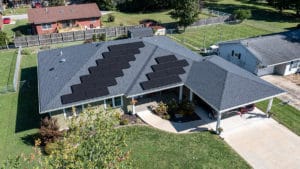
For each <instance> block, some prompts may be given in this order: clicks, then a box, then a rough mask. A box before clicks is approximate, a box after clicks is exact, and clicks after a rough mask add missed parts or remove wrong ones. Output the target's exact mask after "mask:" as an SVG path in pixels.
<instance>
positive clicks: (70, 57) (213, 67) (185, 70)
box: [38, 36, 285, 114]
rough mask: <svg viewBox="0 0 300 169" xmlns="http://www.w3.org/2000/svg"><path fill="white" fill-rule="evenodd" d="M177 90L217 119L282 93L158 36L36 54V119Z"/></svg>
mask: <svg viewBox="0 0 300 169" xmlns="http://www.w3.org/2000/svg"><path fill="white" fill-rule="evenodd" d="M183 88H185V89H186V90H189V92H190V95H191V94H192V95H196V97H200V98H201V99H202V100H204V101H205V102H206V103H207V104H208V105H210V106H211V107H212V108H213V109H214V110H215V111H217V112H218V113H219V114H221V113H223V112H226V111H229V110H232V109H236V108H238V107H241V106H245V105H248V104H252V103H255V102H258V101H262V100H266V99H272V98H273V97H276V96H278V95H280V94H282V93H284V92H285V91H283V90H282V89H280V88H278V87H275V86H273V85H272V84H270V83H268V82H266V81H264V80H262V79H260V78H258V77H257V76H255V75H253V74H251V73H249V72H248V71H246V70H243V69H241V68H240V67H238V66H236V65H234V64H232V63H230V62H228V61H226V60H224V59H222V58H221V57H218V56H209V57H205V58H203V57H202V56H200V55H199V54H197V53H195V52H193V51H191V50H189V49H187V48H185V47H183V46H181V45H179V44H177V43H176V42H174V41H172V40H170V39H169V38H167V37H164V36H154V37H144V38H132V39H123V40H115V41H107V42H102V43H90V44H82V45H77V46H71V47H65V48H60V49H53V50H47V51H42V52H39V53H38V91H39V92H38V96H39V112H40V114H43V113H51V112H55V111H63V112H64V113H65V111H66V110H67V109H70V108H71V107H73V106H77V107H84V106H82V105H87V104H92V103H95V102H100V101H101V102H102V103H104V106H106V104H110V105H111V106H112V107H118V106H123V105H124V104H125V101H124V100H126V99H135V98H138V97H140V96H143V95H147V94H151V93H154V92H159V91H164V90H168V89H179V100H180V99H182V93H183V92H182V90H183ZM190 99H192V98H191V97H190ZM132 111H133V113H134V111H135V109H134V104H133V110H132Z"/></svg>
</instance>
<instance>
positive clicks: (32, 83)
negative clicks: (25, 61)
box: [15, 67, 40, 132]
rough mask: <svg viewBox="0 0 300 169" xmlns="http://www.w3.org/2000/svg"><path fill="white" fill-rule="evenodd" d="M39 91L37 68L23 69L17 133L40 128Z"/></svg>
mask: <svg viewBox="0 0 300 169" xmlns="http://www.w3.org/2000/svg"><path fill="white" fill-rule="evenodd" d="M37 91H38V90H37V68H36V67H30V68H24V69H22V70H21V84H20V89H19V97H18V109H17V117H16V129H15V132H21V131H26V130H30V129H34V128H38V127H39V121H40V116H39V113H38V93H37Z"/></svg>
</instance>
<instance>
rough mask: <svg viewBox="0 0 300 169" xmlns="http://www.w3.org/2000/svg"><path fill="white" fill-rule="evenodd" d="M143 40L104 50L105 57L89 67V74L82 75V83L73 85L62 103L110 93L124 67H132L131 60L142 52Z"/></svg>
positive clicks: (121, 74) (62, 97)
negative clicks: (110, 87)
mask: <svg viewBox="0 0 300 169" xmlns="http://www.w3.org/2000/svg"><path fill="white" fill-rule="evenodd" d="M144 46H145V45H144V43H143V42H133V43H127V44H121V45H111V46H109V47H108V49H109V52H103V53H102V56H103V59H97V60H96V64H97V66H92V67H89V68H88V70H89V73H90V74H88V75H84V76H81V77H80V81H81V83H80V84H76V85H73V86H71V90H72V93H71V94H66V95H63V96H61V101H62V104H68V103H73V102H77V101H81V100H86V99H92V98H95V97H101V96H105V95H108V94H109V91H108V87H109V86H114V85H117V81H116V78H117V77H121V76H123V75H124V74H123V71H122V70H123V69H128V68H130V64H129V62H130V61H134V60H135V59H136V58H135V55H136V54H138V53H140V51H139V48H142V47H144Z"/></svg>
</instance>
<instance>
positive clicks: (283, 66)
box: [275, 63, 300, 76]
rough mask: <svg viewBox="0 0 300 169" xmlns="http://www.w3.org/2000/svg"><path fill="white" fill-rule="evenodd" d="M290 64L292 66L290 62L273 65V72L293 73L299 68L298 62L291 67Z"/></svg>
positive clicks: (281, 73)
mask: <svg viewBox="0 0 300 169" xmlns="http://www.w3.org/2000/svg"><path fill="white" fill-rule="evenodd" d="M291 66H292V65H291V63H285V64H281V65H278V66H275V72H276V73H277V74H280V75H283V76H285V75H290V74H294V73H296V72H297V70H298V69H300V63H299V64H298V66H297V67H294V68H292V67H291Z"/></svg>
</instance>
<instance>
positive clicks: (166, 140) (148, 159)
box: [122, 126, 251, 169]
mask: <svg viewBox="0 0 300 169" xmlns="http://www.w3.org/2000/svg"><path fill="white" fill-rule="evenodd" d="M122 130H124V131H125V133H126V134H127V137H126V138H127V141H126V143H127V144H128V149H129V150H131V160H133V168H144V169H148V168H149V169H152V168H157V169H159V168H164V169H167V168H170V169H171V168H172V169H173V168H220V169H221V168H244V169H246V168H251V167H250V166H249V165H248V164H247V163H246V162H245V161H244V160H243V159H242V158H241V157H240V156H239V155H238V154H237V153H236V152H234V151H233V150H232V149H231V148H230V147H229V146H228V145H227V144H226V143H225V142H224V141H223V140H221V139H220V138H219V137H218V136H216V135H213V134H211V133H209V132H200V133H193V134H171V133H166V132H163V131H159V130H157V129H153V128H150V127H145V126H136V127H125V128H122Z"/></svg>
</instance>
